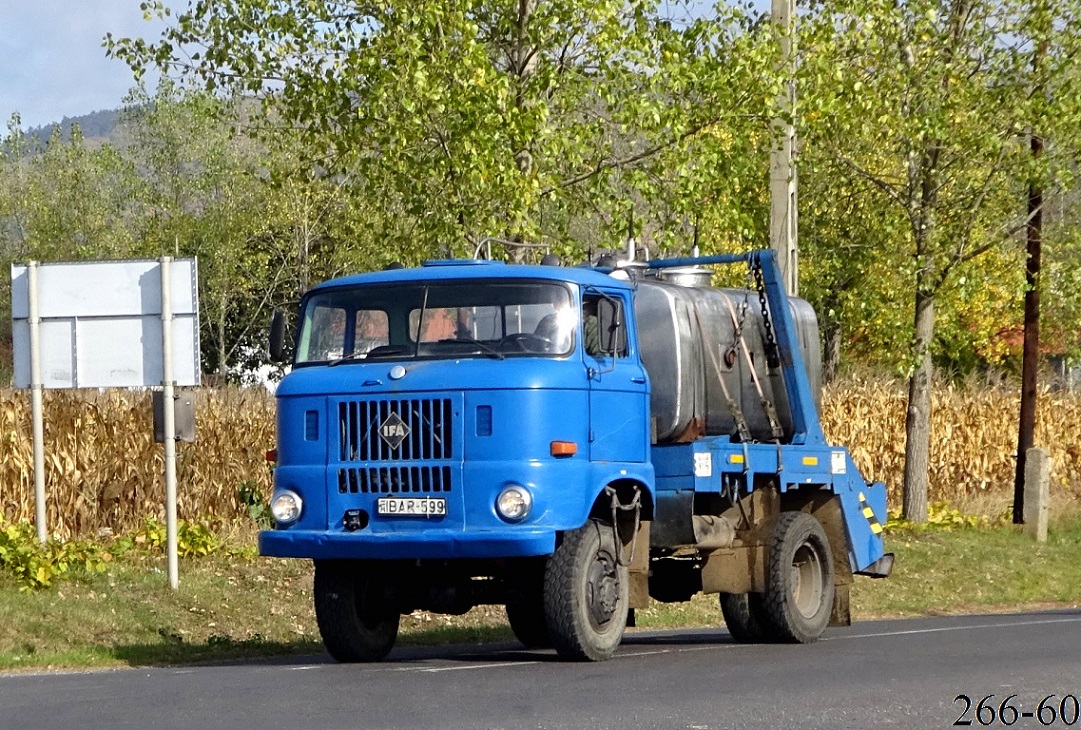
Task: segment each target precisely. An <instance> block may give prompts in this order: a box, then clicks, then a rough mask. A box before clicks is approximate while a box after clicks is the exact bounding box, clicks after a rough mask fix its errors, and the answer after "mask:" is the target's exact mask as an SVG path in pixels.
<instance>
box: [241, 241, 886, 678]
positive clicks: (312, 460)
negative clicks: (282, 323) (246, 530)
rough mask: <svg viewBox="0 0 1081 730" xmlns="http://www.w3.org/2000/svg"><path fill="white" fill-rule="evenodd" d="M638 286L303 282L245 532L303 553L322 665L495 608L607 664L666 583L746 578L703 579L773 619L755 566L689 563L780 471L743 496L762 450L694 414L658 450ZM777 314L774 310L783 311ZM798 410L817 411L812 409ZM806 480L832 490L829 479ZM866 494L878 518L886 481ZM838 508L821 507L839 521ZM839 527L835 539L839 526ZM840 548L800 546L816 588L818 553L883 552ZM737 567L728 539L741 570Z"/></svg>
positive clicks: (601, 280) (875, 556) (465, 276)
mask: <svg viewBox="0 0 1081 730" xmlns="http://www.w3.org/2000/svg"><path fill="white" fill-rule="evenodd" d="M643 286H645V284H644V283H643V282H639V281H637V280H635V279H634V278H633V277H627V276H625V277H623V279H622V280H621V279H619V278H614V277H613V276H611V275H609V272H606V271H596V270H593V269H589V268H564V267H551V266H522V265H514V266H512V265H505V264H502V263H493V262H479V261H434V262H429V263H427V264H425V265H424V266H422V267H419V268H416V269H397V270H390V271H383V272H376V273H370V274H361V275H356V276H349V277H343V278H340V279H335V280H332V281H328V282H326V283H324V284H320V285H319V286H317V287H315V288H314V289H312V290H311V291H310V292H308V293H307V294H306V295H305V296H304V298H303V300H302V301H301V303H300V308H299V316H298V322H299V323H298V326H297V329H296V333H295V337H294V348H293V368H292V372H291V373H290V374H289V375H288V376H286V377H285V378H284V379H283V380H282V382H281V384H280V385H279V387H278V390H277V402H278V413H277V464H276V467H275V471H274V494H273V497H272V508H273V513H274V515H275V519H276V525H275V529H273V530H268V531H264V532H263V533H261V535H260V551H261V553H262V554H263V555H269V556H277V557H286V558H308V559H312V560H314V562H315V607H316V615H317V619H318V623H319V628H320V632H321V634H322V636H323V639H324V642H325V643H326V646H327V648H328V650H329V651H330V653H331V654H332V655H333V656H334V657H335V658H337V659H339V660H342V661H370V660H375V659H379V658H382V657H383V656H385V655H386V653H387V652H389V651H390V649H391V647H392V646H393V644H394V641H395V638H396V635H397V628H398V622H399V617H400V616H401V615H402V614H408V613H410V612H412V611H414V610H419V609H424V610H430V611H435V612H444V613H451V614H454V613H463V612H465V611H467V610H469V608H471V607H473V606H475V605H478V604H483V603H496V604H502V605H505V606H506V607H507V614H508V618H509V620H510V623H511V627H512V629H513V630H514V632H515V634H516V635H517V636H518V637H519V638H520V639H521V640H522V641H523V643H525V644H526V645H528V646H537V647H540V646H554V647H555V648H556V650H557V651H558V652H559V653H560V655H562V656H564V657H568V658H573V659H593V660H595V659H603V658H606V657H608V656H610V655H611V654H612V652H613V651H614V650H615V648H616V647H617V646H618V643H619V641H620V639H621V637H622V634H623V630H624V626H625V624H626V617H627V613H628V609H629V608H631V607H633V606H641V605H645V604H646V603H647V602H648V600H649V595H650V594H651V593H652V594H654V595H659V596H660V597H661V598H662V599H664V598H665V596H667V595H670V594H672V593H673V586H676V589H675V591H674V593H675V594H676V595H678V596H683V594H684V593H686V592H687V590H691V592H692V593H693V592H697V591H698V590H703V589H706V588H718V587H719V588H726V587H727V588H734V589H739V588H742V589H743V590H733V591H720V590H714V591H713V592H720V593H722V594H723V595H735V596H742V597H743V598H742V599H739V600H743V601H744V602H746V601H747V600H748V599H747V598H746V597H747V596H748V595H750V596H752V599H750V600H751V604H750V605H751V608H749V609H741V610H744V612H749V614H754V613H756V612H757V613H760V614H761V616H758V617H757V618H760V619H761V620H762V621H764V622H767V623H768V621H769V620H770V619H769V615H768V612H767V610H766V609H765V608H759V607H757V604H756V599H754V598H753V595H755V594H756V593H762V594H763V595H765V589H766V582H767V581H768V577H769V576H768V575H765V574H763V575H760V576H750V577H748V578H747V579H746V580H743V579H742V578H741V579H740V580H738V581H736V580H730V581H728V582H727V583H726V582H725V580H724V579H710V580H707V581H706V583H705V584H704V583H703V582H702V578H701V577H699V576H697V575H696V572H697V573H702V570H703V568H704V567H705V566H706V564H707V563H708V561H709V559H710V558H711V557H716V556H717V554H718V550H728V551H736V552H737V553H739V550H740V549H741V548H742V547H744V546H743V542H746V543H747V544H748V545H752V546H759V547H760V546H761V543H762V542H763V541H765V542H768V540H769V536H768V535H766V533H767V532H768V531H769V530H768V529H767V527H768V526H769V525H772V524H773V523H774V522H776V519H777V515H778V514H780V512H781V511H783V510H781V507H782V506H783V505H781V502H784V501H785V499H784V497H783V494H784V493H786V492H787V491H788V490H785V489H784V488H783V486H782V485H780V484H776V483H775V484H773V486H772V492H771V494H773V495H774V496H775V497H777V499H773V500H769V499H764V498H761V497H760V496H759V495H753V496H752V493H753V492H755V491H758V492H762V493H764V492H768V491H770V490H769V489H764V487H765V485H766V480H764V479H763V478H761V477H760V476H756V474H750V475H749V473H748V467H752V466H755V467H756V468H757V465H758V462H757V461H755V459H757V460H758V461H760V460H761V459H759V457H758V456H757V453H756V455H755V456H754V458H752V454H751V452H750V451H748V448H749V447H750V446H752V445H753V446H754V447H755V449H757V448H758V446H759V445H760V444H757V443H748V442H747V441H744V440H743V439H744V437H748V434H745V433H744V434H740V433H735V434H733V433H721V434H713V435H710V434H709V433H708V430H709V429H708V428H706V426H707V425H708V419H706V418H705V417H704V416H705V414H704V413H703V414H700V415H701V416H702V418H701V419H700V420H701V423H700V426H701V427H700V428H690V427H687V428H684V429H683V432H681V433H680V434H679V435H678V437H677V438H672V437H670V436H666V435H664V434H662V435H663V436H665V438H662V439H661V440H660V441H659V440H658V425H657V424H658V419H657V418H656V417H655V414H654V413H653V411H656V410H658V409H659V408H661V406H660V405H658V404H659V403H660V401H658V399H657V395H658V393H657V391H655V390H653V389H652V388H651V381H650V368H649V367H647V364H648V362H647V361H648V360H649V359H650V358H652V359H653V360H654V361H658V362H659V361H660V359H663V357H665V352H664V351H663V350H664V349H665V348H662V352H659V353H658V350H657V342H658V341H659V340H654V341H653V342H652V343H650V342H644V341H642V340H641V339H640V338H642V337H643V331H642V328H641V327H640V326H639V320H640V319H642V317H641V316H640V315H641V313H640V312H636V302H637V300H639V299H640V300H641V301H646V300H647V299H648V297H646V296H644V295H642V293H641V292H642V288H643ZM662 289H663V287H662ZM654 293H655V292H654ZM782 296H783V293H782ZM654 298H656V297H654ZM782 306H787V305H786V304H781V303H775V304H774V307H775V308H776V309H777V310H778V313H779V314H782V315H784V316H787V310H786V311H785V312H780V309H779V308H780V307H782ZM666 311H667V310H666ZM673 311H674V310H673ZM699 316H700V315H699ZM653 319H656V317H654V318H653ZM662 319H663V318H662ZM660 326H661V327H662V328H663V327H665V326H666V325H664V324H662V325H660ZM782 329H783V327H782ZM740 336H741V337H742V336H743V333H742V332H741V333H740ZM651 344H652V349H651ZM784 347H787V343H786V344H785V346H784ZM784 347H782V348H781V349H782V350H784ZM797 347H798V345H797ZM651 353H653V354H651ZM800 368H802V364H801V365H800ZM667 375H669V373H666V376H667ZM679 377H682V376H679ZM723 379H724V377H723V375H722V376H721V380H722V381H723ZM722 386H723V382H722ZM804 387H805V388H807V389H808V392H807V393H801V392H800V391H799V390H798V389H797V390H793V391H792V392H786V394H785V397H784V402H785V404H786V405H787V406H790V405H791V404H792V401H793V399H800V398H803V399H805V400H813V398H812V396H811V395H810V391H809V386H804ZM700 400H701V402H702V403H703V406H702V408H705V407H706V405H705V404H706V400H707V399H705V398H704V397H703V398H702V399H700ZM796 405H797V406H799V407H800V408H801V411H800V412H801V413H803V411H804V410H806V409H807V408H810V409H811V412H812V413H813V414H814V415H813V416H812V418H813V419H814V424H815V425H817V415H816V413H815V412H814V404H813V402H812V403H802V404H799V403H797V404H796ZM694 407H695V406H694V405H693V403H692V405H691V410H692V411H693V409H694ZM737 408H738V406H737ZM788 410H789V411H791V410H792V409H791V408H789V409H788ZM677 415H678V414H677ZM692 420H694V418H692ZM723 420H724V419H720V420H718V419H713V422H714V425H715V426H716V424H718V423H720V422H721V421H723ZM792 421H793V419H792V418H789V422H790V423H791V422H792ZM695 423H698V421H695ZM721 428H722V429H726V428H728V426H722V427H721ZM714 430H716V429H714ZM736 430H738V429H736ZM788 440H789V441H790V440H791V434H789V438H788ZM812 440H813V439H812ZM662 441H663V443H662ZM752 441H753V440H752ZM797 446H800V447H803V446H804V445H803V444H799V445H797ZM812 446H813V447H819V446H824V441H823V442H822V443H821V444H818V443H814V444H812ZM785 447H786V448H791V447H792V445H791V444H785ZM718 449H721V450H720V451H718ZM780 449H781V443H780V441H779V440H778V442H777V444H776V445H775V447H774V449H773V451H772V452H770V454H767V457H770V458H773V459H774V460H773V461H772V462H771V463H770V464H769V465H766V466H765V467H764V469H765V471H767V472H768V471H769V470H771V469H772V470H773V472H777V470H778V467H777V464H778V461H779V460H780V459H781V452H780ZM729 451H731V452H732V453H733V454H734V453H736V452H738V453H739V454H741V455H744V456H745V457H746V461H745V462H744V466H741V467H740V469H739V470H737V471H736V472H733V476H734V477H738V478H733V479H732V480H730V482H725V483H723V484H722V482H723V480H722V479H721V478H720V477H721V474H722V472H723V469H718V470H717V476H716V478H714V477H713V474H712V473H711V474H710V475H708V476H703V475H704V474H705V470H704V465H705V463H706V462H707V461H710V462H711V463H713V462H715V461H716V460H717V459H721V460H723V459H725V458H727V454H728V452H729ZM828 454H829V452H828V451H825V452H823V456H824V458H825V459H826V460H828V459H829V458H834V459H837V458H839V457H831V456H829V455H828ZM843 458H844V459H847V458H848V457H847V454H845V455H844V457H843ZM847 464H848V462H845V466H846V467H847ZM853 471H854V466H853ZM711 472H712V470H711ZM696 479H697V480H698V481H699V482H701V483H700V484H699V483H696ZM812 481H813V482H814V484H813V486H814V487H815V488H816V491H821V490H822V489H823V488H825V487H827V486H828V487H829V493H830V495H831V496H832V495H834V493H835V491H836V490H834V489H833V484H832V481H833V480H832V479H831V480H828V482H829V483H828V485H827V483H826V481H823V480H819V479H817V478H812ZM861 483H862V482H861ZM862 484H863V486H864V492H868V493H871V494H872V499H873V500H874V501H875V502H876V506H877V507H879V509H880V512H881V513H882V516H883V517H884V488H883V489H882V490H876V489H875V488H874V487H873V485H867V484H866V483H862ZM722 486H723V487H724V488H722ZM724 489H729V490H730V491H729V493H727V494H726V493H725V492H724ZM878 491H881V500H879V499H878V497H879V494H878ZM714 492H715V493H716V497H717V499H716V500H714V499H713V496H712V495H713V493H714ZM699 493H700V494H699ZM722 496H725V498H726V499H728V500H730V501H732V500H734V501H733V502H732V504H727V505H726V504H724V503H723V502H722V501H721V500H720V497H722ZM864 498H865V501H866V494H865V495H864ZM741 499H742V500H744V501H745V503H746V504H745V505H742V504H741V505H740V506H741V508H743V509H744V511H745V512H746V510H747V509H751V510H752V512H754V511H755V510H757V512H754V514H755V515H758V516H756V517H754V518H753V520H748V519H741V518H738V517H734V516H733V515H734V513H732V512H731V509H732V508H733V505H735V504H739V503H740V500H741ZM711 501H712V502H715V504H712V506H710V503H711ZM788 501H789V502H791V503H792V504H796V502H793V501H792V500H788ZM827 502H829V499H828V498H827V497H825V493H823V494H822V495H819V496H816V497H814V498H812V499H810V500H808V499H804V498H801V499H800V500H799V501H798V508H797V510H796V511H801V510H802V511H804V512H806V513H808V514H810V513H813V512H815V511H816V509H817V507H816V508H815V509H811V508H808V507H807V505H808V504H810V505H812V506H813V505H819V503H822V504H825V503H827ZM842 502H843V500H841V499H838V500H836V502H835V505H834V507H831V508H826V507H823V509H824V510H825V512H823V513H822V515H826V512H828V513H829V515H828V517H829V519H833V520H834V521H836V519H841V520H842V521H843V519H844V514H843V512H844V509H845V507H844V506H843V504H842ZM878 502H881V503H882V504H881V505H878V504H877V503H878ZM820 506H821V505H820ZM860 509H862V507H861V508H860ZM711 511H712V512H716V515H714V516H715V517H716V519H717V520H718V524H721V523H723V522H724V521H725V520H729V519H731V520H732V524H731V526H730V529H729V528H718V529H720V531H721V533H723V535H725V536H727V535H728V534H729V532H730V533H731V539H727V538H725V537H723V536H722V537H721V538H718V537H717V534H713V536H712V537H711V538H708V539H706V540H705V541H703V540H701V539H699V537H696V536H695V529H696V526H695V522H694V518H695V516H696V515H698V516H702V513H703V512H705V513H709V512H711ZM835 512H836V515H835V514H834V513H835ZM759 513H760V514H759ZM820 516H821V515H820ZM699 522H701V520H699ZM759 523H761V524H759ZM801 524H802V523H801ZM651 525H653V526H654V528H655V529H654V538H653V539H651V535H650V527H651ZM764 525H765V526H767V527H764ZM769 529H772V528H769ZM763 530H765V532H763ZM700 531H702V532H708V530H706V528H702V529H701V530H700ZM741 532H742V537H740V533H741ZM820 532H823V537H824V538H825V533H824V531H821V530H820ZM759 533H761V534H759ZM833 533H834V534H833V537H834V539H835V540H844V542H845V543H846V544H847V543H850V541H851V539H852V535H851V534H849V533H848V532H846V531H845V528H844V527H839V528H838V527H837V525H834V526H833ZM860 537H861V538H862V534H861V535H860ZM741 540H742V542H741ZM878 542H879V543H880V542H881V540H880V538H879V539H878ZM838 549H839V551H840V554H841V555H842V558H840V559H835V556H834V555H833V554H832V553H830V554H828V555H827V553H826V552H823V553H822V555H821V556H819V558H818V565H817V569H818V571H819V573H822V571H826V572H827V573H828V581H829V582H833V581H834V572H835V571H834V570H833V564H834V563H835V562H836V563H838V564H841V565H842V567H843V570H842V571H841V572H842V573H845V574H846V575H847V576H849V577H850V575H851V573H852V571H859V570H860V569H864V568H867V567H868V566H870V565H871V564H872V563H875V562H876V561H879V560H880V559H882V557H883V551H882V550H881V549H880V545H878V546H874V549H871V550H870V551H867V550H864V551H862V553H860V554H859V555H858V556H857V557H856V558H854V560H850V554H853V555H855V553H853V551H852V550H850V549H846V545H838ZM824 550H829V548H824ZM749 557H753V556H751V553H749V552H746V551H745V552H743V553H739V557H738V558H737V563H738V565H743V563H745V562H747V560H748V559H749ZM740 561H741V562H740ZM737 563H734V564H737ZM827 563H828V565H827ZM714 572H716V571H714ZM879 572H882V571H881V570H880V571H879ZM887 572H888V571H887ZM872 573H873V571H872ZM684 574H686V575H684ZM654 575H656V576H657V578H656V580H654V578H653V576H654ZM688 576H689V577H688ZM808 580H817V581H818V582H819V583H823V582H824V581H823V578H822V575H821V574H815V575H812V576H810V577H809V578H808ZM829 588H830V590H829V591H828V594H829V595H828V596H827V597H822V596H819V599H818V601H817V603H823V601H828V602H829V604H830V605H829V606H828V607H827V608H828V609H829V612H830V613H831V615H832V614H833V613H834V612H835V608H836V607H835V606H834V603H836V601H835V599H834V596H835V593H836V591H835V590H833V586H830V587H829ZM692 589H693V590H692ZM755 589H762V590H761V591H756V590H755ZM786 590H787V589H786ZM686 597H689V595H688V596H686ZM724 600H725V599H723V598H722V609H723V608H724V607H725V604H724V602H723V601H724ZM728 600H729V601H731V600H733V599H728ZM811 603H812V604H814V605H811V608H809V609H808V610H812V611H813V612H817V613H821V611H822V610H823V609H822V607H821V606H818V605H817V604H816V603H815V601H811ZM742 605H743V604H737V608H739V607H740V606H742ZM734 611H735V609H733V610H732V611H727V610H726V613H725V615H726V617H728V614H729V613H732V612H734ZM817 613H816V615H815V618H816V621H817V620H818V616H817ZM782 623H783V621H782ZM816 626H817V625H816ZM782 628H783V627H782ZM823 628H824V624H823ZM815 631H817V632H818V633H820V632H821V630H820V629H818V628H816V627H812V629H811V632H810V633H814V632H815ZM752 633H754V632H752ZM805 638H808V639H813V638H817V636H813V637H812V636H809V635H808V637H805Z"/></svg>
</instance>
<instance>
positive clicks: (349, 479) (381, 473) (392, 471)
mask: <svg viewBox="0 0 1081 730" xmlns="http://www.w3.org/2000/svg"><path fill="white" fill-rule="evenodd" d="M449 491H450V467H449V466H384V467H378V468H353V469H338V492H339V493H340V494H356V493H358V492H359V493H361V494H398V493H402V492H449Z"/></svg>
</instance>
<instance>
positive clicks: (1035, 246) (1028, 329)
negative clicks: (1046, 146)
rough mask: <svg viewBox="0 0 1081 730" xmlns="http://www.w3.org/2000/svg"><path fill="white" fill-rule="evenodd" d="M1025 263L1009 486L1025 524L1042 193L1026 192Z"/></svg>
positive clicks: (1037, 140) (1033, 188) (1039, 142)
mask: <svg viewBox="0 0 1081 730" xmlns="http://www.w3.org/2000/svg"><path fill="white" fill-rule="evenodd" d="M1031 149H1032V157H1033V159H1038V158H1039V157H1040V155H1042V154H1043V138H1042V137H1041V136H1040V135H1038V134H1036V133H1035V132H1033V133H1032V141H1031ZM1025 228H1026V233H1027V238H1028V242H1027V249H1028V259H1027V262H1026V266H1025V284H1026V287H1027V288H1026V289H1025V336H1024V343H1023V344H1022V346H1021V417H1020V420H1019V425H1018V429H1017V472H1016V473H1015V474H1014V482H1013V523H1014V524H1015V525H1023V524H1024V523H1025V462H1026V460H1027V459H1026V455H1027V453H1028V450H1029V449H1031V448H1032V446H1033V444H1034V442H1035V433H1036V386H1037V373H1038V370H1039V364H1040V258H1041V254H1042V249H1043V245H1042V244H1043V189H1042V188H1040V186H1039V185H1037V184H1035V183H1031V184H1029V188H1028V223H1027V225H1026V226H1025Z"/></svg>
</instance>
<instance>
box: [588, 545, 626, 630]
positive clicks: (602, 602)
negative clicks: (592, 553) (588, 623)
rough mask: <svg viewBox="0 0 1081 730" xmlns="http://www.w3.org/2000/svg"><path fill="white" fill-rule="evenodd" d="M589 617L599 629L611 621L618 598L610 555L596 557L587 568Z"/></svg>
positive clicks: (613, 564)
mask: <svg viewBox="0 0 1081 730" xmlns="http://www.w3.org/2000/svg"><path fill="white" fill-rule="evenodd" d="M587 587H588V595H589V615H590V618H591V619H592V620H593V623H594V625H596V626H598V627H600V626H604V625H605V624H607V623H608V622H609V621H611V620H612V615H613V614H614V613H615V610H616V604H617V603H618V598H619V577H618V575H617V573H616V565H615V562H614V561H613V560H612V558H611V556H610V555H603V554H602V555H598V556H597V557H596V559H595V560H594V561H593V564H592V565H591V566H590V568H589V585H588V586H587Z"/></svg>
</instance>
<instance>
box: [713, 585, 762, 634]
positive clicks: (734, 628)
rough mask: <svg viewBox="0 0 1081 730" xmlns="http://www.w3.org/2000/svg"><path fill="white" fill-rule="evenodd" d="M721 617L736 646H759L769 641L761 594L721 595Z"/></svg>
mask: <svg viewBox="0 0 1081 730" xmlns="http://www.w3.org/2000/svg"><path fill="white" fill-rule="evenodd" d="M718 598H719V599H720V604H721V615H722V616H724V625H725V626H726V627H727V628H728V633H729V634H731V635H732V640H733V641H735V642H736V643H737V644H761V643H764V642H768V641H769V640H770V635H769V630H768V628H767V626H766V617H765V615H764V613H765V606H764V602H763V598H762V594H761V593H721V594H720V595H719V596H718Z"/></svg>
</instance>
